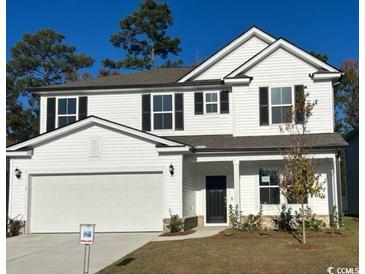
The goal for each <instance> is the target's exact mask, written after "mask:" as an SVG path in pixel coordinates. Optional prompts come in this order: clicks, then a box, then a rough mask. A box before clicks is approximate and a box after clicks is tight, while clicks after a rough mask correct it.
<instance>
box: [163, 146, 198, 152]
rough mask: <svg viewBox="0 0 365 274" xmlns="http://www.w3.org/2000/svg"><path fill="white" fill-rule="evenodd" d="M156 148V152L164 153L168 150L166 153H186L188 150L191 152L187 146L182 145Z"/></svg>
mask: <svg viewBox="0 0 365 274" xmlns="http://www.w3.org/2000/svg"><path fill="white" fill-rule="evenodd" d="M156 150H157V152H158V153H164V152H168V153H188V152H191V150H190V147H189V146H184V147H157V148H156Z"/></svg>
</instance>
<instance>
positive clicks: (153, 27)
mask: <svg viewBox="0 0 365 274" xmlns="http://www.w3.org/2000/svg"><path fill="white" fill-rule="evenodd" d="M172 20H173V18H172V15H171V11H170V8H169V6H168V5H167V4H166V3H157V2H155V1H154V0H145V1H144V2H142V3H141V4H140V6H139V9H138V10H137V11H135V12H133V13H132V14H131V15H129V16H127V17H126V18H124V19H123V20H122V21H120V23H119V27H120V29H121V31H118V32H117V33H115V34H113V35H112V36H111V37H110V42H111V43H112V45H113V46H114V47H115V48H122V49H123V50H124V51H125V53H126V56H125V58H123V59H122V60H116V61H114V60H111V59H105V60H103V65H104V66H105V67H107V68H111V69H120V68H128V69H139V70H144V69H151V68H153V67H155V66H156V65H157V63H158V62H157V61H158V60H157V58H160V59H162V61H166V60H167V58H168V57H169V55H170V54H173V55H177V54H178V53H179V52H180V51H181V48H180V39H179V38H177V37H174V38H173V37H170V36H169V35H168V34H167V28H168V27H169V26H171V25H172ZM167 62H168V63H167V65H171V64H175V65H176V64H180V63H179V61H178V62H177V63H172V62H171V61H170V62H169V61H167Z"/></svg>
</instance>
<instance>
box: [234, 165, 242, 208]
mask: <svg viewBox="0 0 365 274" xmlns="http://www.w3.org/2000/svg"><path fill="white" fill-rule="evenodd" d="M233 186H234V199H235V204H237V205H238V211H239V212H241V175H240V161H237V160H234V161H233Z"/></svg>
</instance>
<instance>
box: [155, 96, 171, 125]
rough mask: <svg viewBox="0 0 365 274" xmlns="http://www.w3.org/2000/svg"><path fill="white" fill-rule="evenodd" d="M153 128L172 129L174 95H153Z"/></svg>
mask: <svg viewBox="0 0 365 274" xmlns="http://www.w3.org/2000/svg"><path fill="white" fill-rule="evenodd" d="M153 128H154V129H172V95H154V96H153Z"/></svg>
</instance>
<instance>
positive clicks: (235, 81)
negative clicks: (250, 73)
mask: <svg viewBox="0 0 365 274" xmlns="http://www.w3.org/2000/svg"><path fill="white" fill-rule="evenodd" d="M251 80H252V78H230V79H224V83H225V84H237V85H240V84H241V85H246V84H249V83H251Z"/></svg>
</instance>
